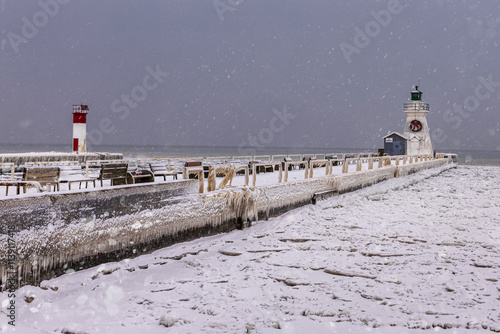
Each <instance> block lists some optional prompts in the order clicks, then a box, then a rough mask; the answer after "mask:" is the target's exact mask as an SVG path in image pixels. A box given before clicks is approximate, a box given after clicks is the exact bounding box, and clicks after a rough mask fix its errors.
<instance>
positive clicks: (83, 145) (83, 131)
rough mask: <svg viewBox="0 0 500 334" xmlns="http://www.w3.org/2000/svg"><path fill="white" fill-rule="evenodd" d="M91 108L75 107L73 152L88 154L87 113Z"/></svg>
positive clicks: (82, 105)
mask: <svg viewBox="0 0 500 334" xmlns="http://www.w3.org/2000/svg"><path fill="white" fill-rule="evenodd" d="M88 112H89V106H87V105H84V104H81V105H76V104H74V105H73V152H76V153H85V152H87V113H88Z"/></svg>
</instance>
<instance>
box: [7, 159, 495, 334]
mask: <svg viewBox="0 0 500 334" xmlns="http://www.w3.org/2000/svg"><path fill="white" fill-rule="evenodd" d="M442 170H443V169H442V168H436V169H429V170H424V171H421V172H419V173H416V174H412V175H410V176H408V177H405V178H393V179H390V180H387V181H385V182H382V183H379V184H376V185H373V186H371V187H367V188H364V189H361V190H358V191H355V192H351V193H347V194H344V195H341V196H338V197H333V198H330V199H327V200H325V201H322V202H319V203H318V204H317V205H316V206H313V205H308V206H305V207H302V208H298V209H295V210H293V211H290V212H288V213H286V214H285V215H283V216H280V217H276V218H272V219H270V220H269V221H267V222H258V223H255V224H254V225H253V226H252V227H251V228H248V229H245V230H237V231H233V232H230V233H227V234H222V235H216V236H211V237H206V238H202V239H198V240H194V241H191V242H187V243H182V244H177V245H174V246H171V247H168V248H164V249H161V250H158V251H155V252H154V253H152V254H148V255H143V256H139V257H136V258H134V259H127V260H123V261H120V262H110V263H106V264H103V265H101V266H97V267H94V268H90V269H87V270H83V271H79V272H76V273H73V274H70V275H64V276H61V277H59V278H55V279H52V280H49V281H45V282H42V284H41V286H40V287H33V286H24V287H22V288H21V289H20V290H18V292H17V294H18V296H19V302H18V303H19V309H18V312H19V314H18V319H19V320H18V329H24V330H26V332H28V331H29V333H34V334H40V333H53V332H57V333H61V332H65V333H98V332H99V333H108V334H114V333H120V334H127V333H130V334H132V333H136V332H138V331H140V332H143V333H149V334H156V333H158V334H159V333H165V330H166V329H167V328H165V327H169V330H170V331H171V332H172V333H202V332H203V333H305V332H308V333H392V334H396V333H397V334H400V333H403V334H404V333H414V332H415V333H422V332H425V333H426V332H429V333H435V332H436V331H438V332H441V330H442V329H444V328H446V329H450V330H449V332H450V333H475V332H478V333H480V332H481V333H483V332H490V331H500V292H499V289H498V280H499V277H500V269H499V268H500V218H499V215H498V213H499V210H500V207H499V203H500V169H499V168H498V167H458V168H456V169H449V170H447V171H445V172H442ZM6 299H7V293H6V292H4V293H3V294H0V300H6ZM0 317H3V318H4V319H5V315H4V314H0ZM1 321H2V322H0V323H2V324H3V323H5V322H4V321H3V319H2V320H1ZM443 332H446V333H447V332H448V331H443Z"/></svg>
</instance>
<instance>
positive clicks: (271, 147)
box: [0, 143, 500, 154]
mask: <svg viewBox="0 0 500 334" xmlns="http://www.w3.org/2000/svg"><path fill="white" fill-rule="evenodd" d="M3 145H5V146H23V145H26V146H28V145H31V146H60V147H61V146H67V147H68V149H69V150H68V152H70V153H71V152H72V151H71V144H61V143H43V144H40V143H0V154H2V153H1V149H2V146H3ZM98 147H137V148H140V147H144V148H146V147H158V148H176V147H178V148H238V147H239V146H222V145H221V146H220V145H160V144H100V145H98ZM249 148H251V147H244V149H249ZM380 148H382V147H380ZM259 149H262V150H272V149H346V150H356V151H359V150H378V148H368V147H332V146H330V147H320V146H318V147H314V146H265V147H260V148H259ZM435 150H436V149H435ZM436 151H437V152H441V151H443V152H441V153H447V152H449V153H452V152H453V151H459V152H466V151H471V152H498V154H500V151H498V150H494V149H493V150H492V149H458V150H457V149H439V150H436ZM445 151H446V152H445ZM87 152H89V153H92V152H100V151H98V150H95V149H93V150H87ZM346 152H347V151H346ZM16 153H18V152H16ZM19 153H20V152H19Z"/></svg>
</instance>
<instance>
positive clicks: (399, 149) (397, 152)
mask: <svg viewBox="0 0 500 334" xmlns="http://www.w3.org/2000/svg"><path fill="white" fill-rule="evenodd" d="M402 146H403V145H401V142H398V141H397V142H394V146H393V150H394V151H393V154H394V155H404V152H403V147H402Z"/></svg>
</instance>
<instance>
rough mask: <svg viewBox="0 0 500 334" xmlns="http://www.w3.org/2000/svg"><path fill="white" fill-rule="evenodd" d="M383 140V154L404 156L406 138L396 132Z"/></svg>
mask: <svg viewBox="0 0 500 334" xmlns="http://www.w3.org/2000/svg"><path fill="white" fill-rule="evenodd" d="M383 139H384V153H387V155H406V142H407V141H408V138H406V137H405V136H403V135H402V134H400V133H398V132H392V133H389V134H388V135H387V136H385V137H384V138H383Z"/></svg>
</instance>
